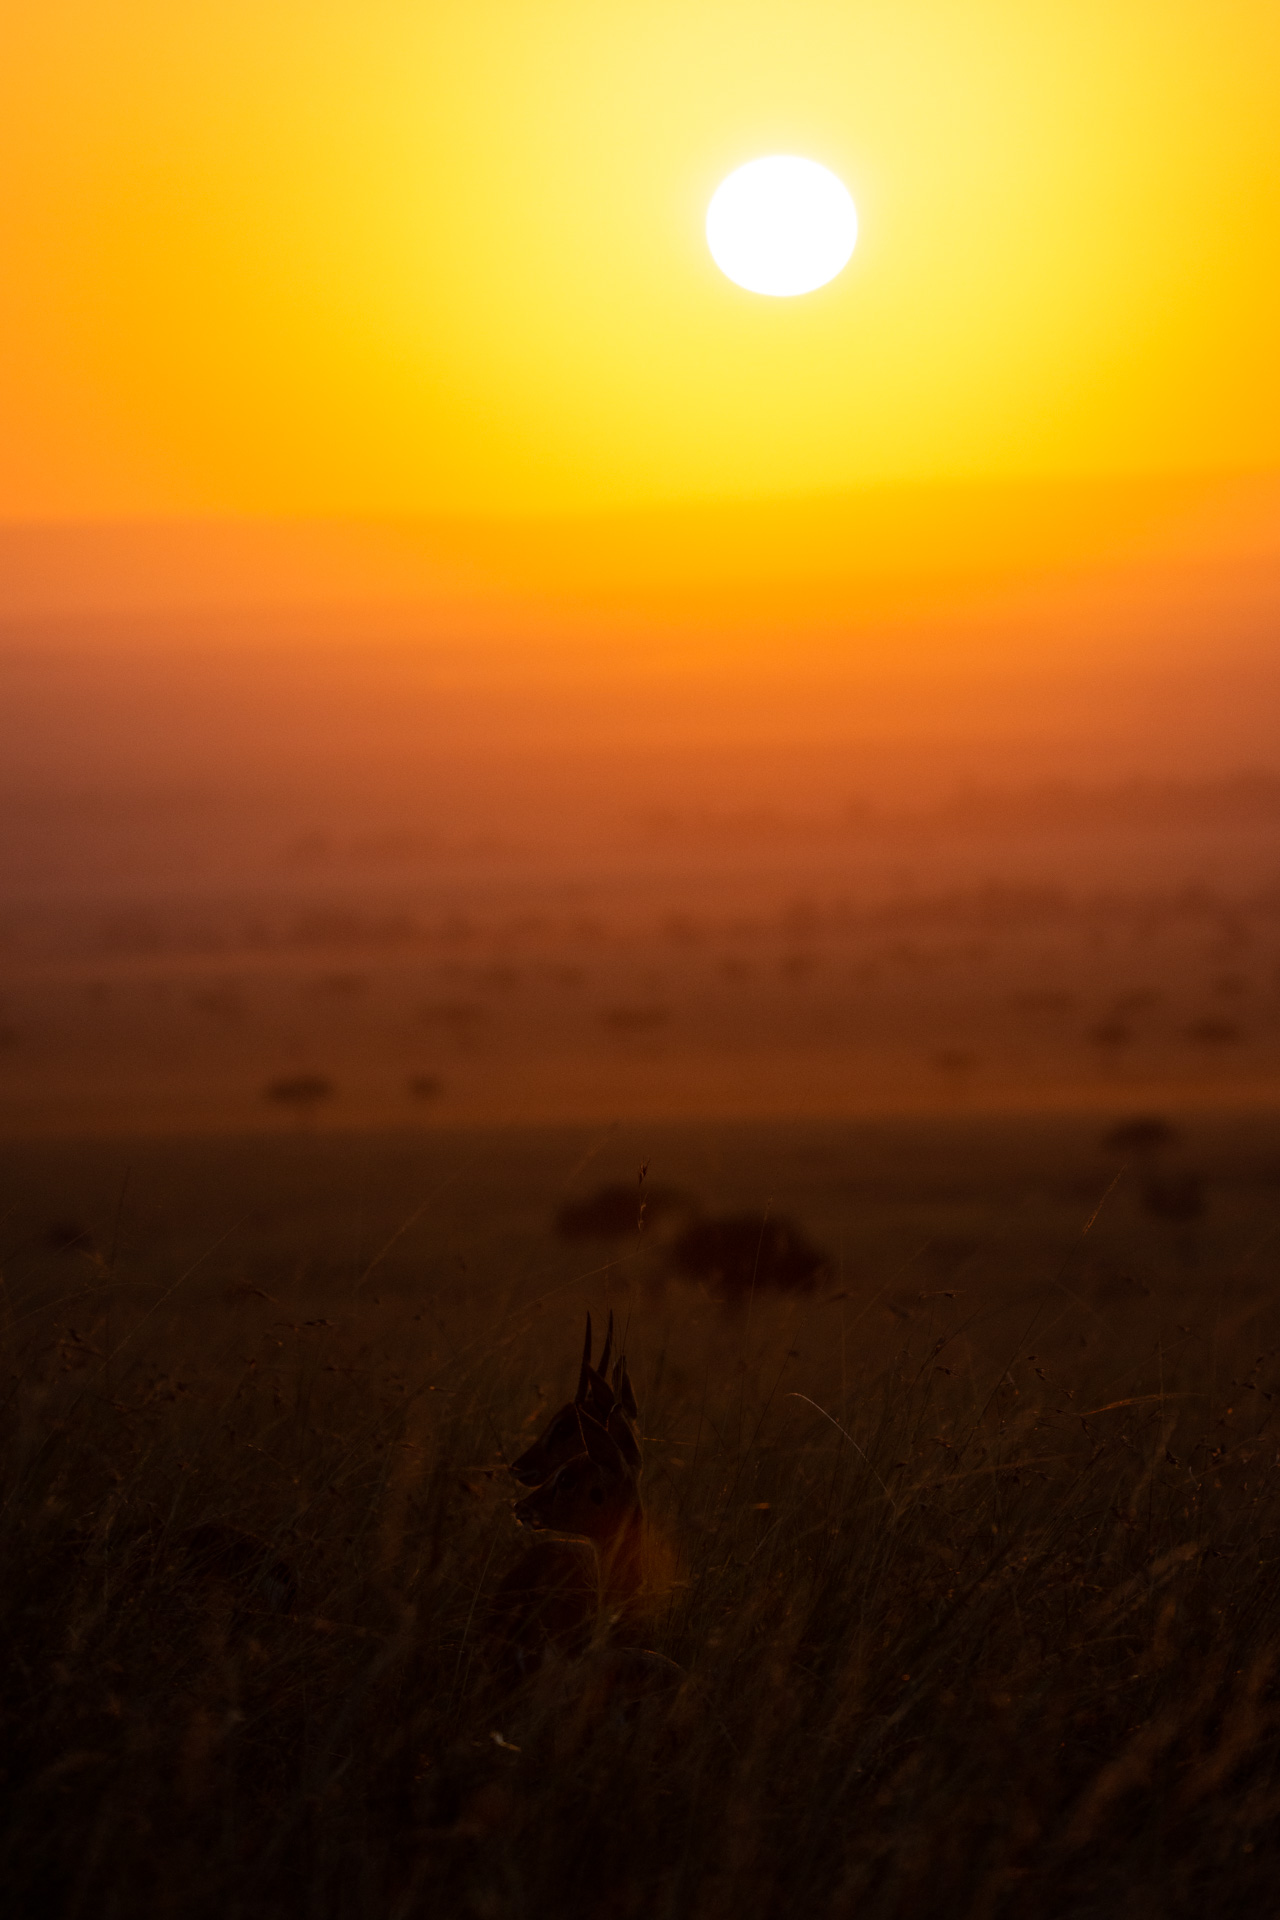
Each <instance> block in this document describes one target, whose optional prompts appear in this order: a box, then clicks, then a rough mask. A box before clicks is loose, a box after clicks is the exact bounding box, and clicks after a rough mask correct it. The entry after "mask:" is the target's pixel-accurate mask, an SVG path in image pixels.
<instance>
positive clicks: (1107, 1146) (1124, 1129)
mask: <svg viewBox="0 0 1280 1920" xmlns="http://www.w3.org/2000/svg"><path fill="white" fill-rule="evenodd" d="M1177 1139H1178V1130H1177V1128H1176V1127H1171V1126H1170V1124H1169V1122H1168V1121H1167V1120H1162V1119H1161V1118H1160V1116H1159V1115H1158V1114H1155V1113H1139V1114H1135V1115H1134V1117H1133V1119H1132V1120H1119V1121H1117V1122H1116V1124H1115V1126H1114V1127H1112V1128H1110V1129H1109V1130H1108V1132H1106V1133H1104V1134H1103V1136H1102V1146H1103V1151H1104V1152H1106V1153H1118V1154H1123V1155H1124V1156H1125V1158H1126V1159H1127V1158H1129V1157H1130V1156H1140V1157H1142V1158H1144V1159H1145V1158H1146V1157H1147V1155H1149V1154H1153V1153H1159V1152H1160V1151H1161V1149H1162V1148H1164V1147H1172V1146H1174V1145H1175V1144H1176V1142H1177Z"/></svg>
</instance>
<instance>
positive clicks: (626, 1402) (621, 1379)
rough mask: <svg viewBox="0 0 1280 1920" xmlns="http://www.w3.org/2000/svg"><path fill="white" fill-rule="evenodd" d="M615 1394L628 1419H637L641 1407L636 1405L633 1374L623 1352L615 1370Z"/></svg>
mask: <svg viewBox="0 0 1280 1920" xmlns="http://www.w3.org/2000/svg"><path fill="white" fill-rule="evenodd" d="M613 1394H614V1398H615V1400H616V1401H617V1403H618V1405H619V1406H620V1407H621V1408H622V1411H623V1412H624V1413H625V1414H626V1416H627V1418H628V1420H636V1419H638V1418H639V1416H640V1409H639V1407H638V1406H637V1405H636V1393H635V1388H634V1387H633V1386H632V1384H631V1375H630V1374H629V1373H628V1372H627V1362H626V1358H625V1356H624V1355H622V1354H619V1356H618V1364H617V1366H616V1367H615V1368H614V1370H613Z"/></svg>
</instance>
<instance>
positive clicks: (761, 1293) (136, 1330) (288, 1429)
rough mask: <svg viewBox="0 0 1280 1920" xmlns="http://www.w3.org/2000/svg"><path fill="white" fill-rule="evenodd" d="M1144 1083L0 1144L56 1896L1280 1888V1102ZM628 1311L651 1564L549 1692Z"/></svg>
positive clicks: (41, 1897) (35, 1738) (847, 1902)
mask: <svg viewBox="0 0 1280 1920" xmlns="http://www.w3.org/2000/svg"><path fill="white" fill-rule="evenodd" d="M1095 1109H1096V1110H1092V1111H1090V1112H1089V1113H1078V1114H1074V1115H1067V1116H1062V1115H1059V1116H1056V1117H1055V1116H1052V1115H1041V1116H1039V1117H1026V1116H1025V1115H1024V1116H1022V1117H1010V1116H1008V1115H1005V1116H1001V1115H999V1114H988V1115H985V1116H984V1115H981V1114H978V1113H964V1112H951V1113H948V1114H943V1115H938V1114H934V1115H932V1116H930V1115H915V1116H911V1115H900V1116H898V1117H896V1118H881V1119H875V1118H863V1119H850V1120H844V1121H840V1120H819V1119H815V1120H808V1121H804V1120H797V1121H795V1122H793V1123H790V1124H787V1125H782V1124H770V1123H765V1122H758V1121H748V1120H744V1121H739V1122H735V1123H729V1122H725V1123H711V1122H702V1123H698V1124H693V1123H689V1124H679V1123H676V1122H670V1121H668V1122H654V1123H652V1124H645V1125H640V1124H634V1125H627V1126H616V1127H602V1126H598V1127H592V1126H590V1125H587V1124H585V1123H583V1124H576V1123H575V1124H566V1125H563V1126H556V1127H552V1126H543V1127H540V1128H530V1127H520V1128H517V1127H505V1128H504V1127H496V1126H474V1127H470V1128H468V1127H465V1126H446V1127H437V1128H431V1129H426V1128H421V1127H419V1128H416V1129H410V1128H400V1129H384V1130H383V1131H381V1132H368V1131H366V1132H352V1131H342V1130H330V1129H328V1128H325V1127H322V1126H320V1125H318V1124H317V1123H315V1122H308V1121H306V1120H305V1119H304V1120H303V1121H302V1122H301V1123H300V1124H299V1125H298V1126H297V1127H296V1129H292V1128H285V1129H284V1130H281V1131H279V1132H277V1133H275V1134H274V1135H268V1134H262V1133H258V1134H254V1135H250V1134H245V1133H239V1134H237V1133H226V1132H223V1133H220V1134H217V1135H206V1136H203V1137H198V1136H195V1137H190V1138H186V1139H181V1138H175V1137H171V1138H169V1139H167V1140H158V1139H155V1138H150V1139H146V1138H129V1137H125V1136H117V1137H114V1138H110V1139H98V1140H96V1141H86V1142H84V1143H82V1144H79V1145H76V1144H68V1143H67V1142H66V1141H65V1140H64V1141H51V1140H40V1139H26V1140H24V1141H19V1142H16V1143H15V1144H12V1145H10V1146H8V1147H6V1148H5V1151H4V1156H3V1162H2V1167H3V1172H2V1175H0V1181H2V1186H3V1192H2V1193H0V1213H2V1215H3V1256H4V1265H3V1281H4V1291H3V1341H4V1349H3V1352H4V1363H3V1374H4V1393H3V1406H4V1412H3V1420H4V1440H3V1454H2V1461H3V1468H2V1470H3V1509H2V1511H3V1527H4V1535H5V1539H4V1565H5V1568H6V1574H5V1579H4V1582H3V1585H2V1588H0V1613H2V1617H3V1623H4V1624H3V1635H4V1649H5V1653H4V1661H3V1669H2V1673H3V1677H2V1680H0V1687H2V1689H3V1692H2V1696H0V1698H2V1702H3V1705H2V1712H3V1725H4V1734H3V1755H2V1757H0V1765H2V1767H3V1781H4V1795H3V1798H4V1809H5V1811H4V1816H3V1818H4V1826H3V1836H2V1842H0V1844H2V1846H3V1876H4V1883H5V1885H6V1887H7V1888H8V1889H9V1898H10V1900H11V1902H12V1905H11V1908H10V1910H11V1911H14V1912H18V1911H21V1912H35V1911H37V1910H39V1911H45V1912H51V1911H58V1912H65V1913H68V1914H92V1915H95V1916H97V1915H113V1914H121V1915H123V1914H137V1913H142V1912H157V1913H168V1912H173V1913H182V1914H183V1915H195V1914H204V1913H209V1914H217V1915H219V1916H226V1915H235V1914H240V1915H246V1916H274V1915H292V1914H298V1913H306V1914H309V1915H316V1916H325V1915H333V1916H344V1915H364V1914H369V1915H375V1914H376V1915H379V1916H382V1915H397V1916H399V1915H403V1916H408V1915H411V1914H418V1913H430V1912H434V1913H449V1914H452V1913H458V1914H474V1915H477V1916H480V1920H488V1917H489V1916H507V1915H511V1916H517V1915H525V1914H530V1915H532V1914H542V1913H556V1914H569V1915H576V1914H582V1915H598V1914H604V1913H610V1914H616V1915H644V1916H649V1915H671V1916H677V1915H680V1916H683V1915H697V1916H703V1915H706V1916H719V1915H721V1914H733V1915H735V1916H736V1915H761V1916H763V1915H774V1914H784V1913H786V1914H790V1913H793V1912H795V1911H798V1910H804V1911H809V1912H816V1913H830V1914H833V1915H839V1914H859V1915H863V1914H865V1915H905V1914H916V1913H919V1912H922V1911H930V1912H935V1913H942V1914H948V1915H950V1914H956V1915H997V1914H1018V1913H1032V1912H1034V1913H1036V1914H1049V1915H1064V1916H1066V1915H1070V1916H1080V1920H1083V1917H1084V1916H1094V1915H1103V1914H1106V1915H1112V1914H1148V1913H1150V1914H1183V1913H1186V1914H1192V1913H1194V1914H1202V1913H1204V1912H1206V1911H1212V1912H1214V1913H1216V1914H1226V1913H1235V1912H1239V1913H1244V1912H1246V1911H1248V1912H1257V1911H1265V1910H1267V1908H1268V1906H1269V1903H1270V1898H1271V1897H1272V1886H1273V1881H1274V1863H1275V1856H1276V1841H1277V1821H1278V1820H1280V1704H1278V1698H1280V1696H1278V1694H1277V1675H1276V1667H1277V1658H1278V1657H1280V1604H1278V1603H1280V1498H1278V1496H1277V1491H1276V1487H1277V1464H1278V1455H1280V1446H1278V1443H1277V1437H1276V1430H1275V1417H1276V1416H1275V1408H1276V1404H1277V1402H1276V1400H1275V1398H1274V1397H1273V1396H1274V1395H1275V1394H1276V1393H1277V1391H1280V1311H1278V1308H1277V1301H1276V1294H1275V1286H1274V1261H1275V1250H1276V1245H1277V1238H1276V1236H1277V1232H1278V1230H1280V1124H1278V1123H1277V1122H1276V1121H1275V1120H1274V1118H1271V1117H1268V1116H1267V1115H1266V1114H1265V1113H1264V1112H1260V1111H1258V1110H1257V1109H1254V1110H1253V1111H1252V1112H1249V1111H1245V1110H1243V1109H1241V1110H1233V1109H1230V1108H1228V1107H1226V1106H1222V1105H1220V1106H1219V1107H1218V1108H1217V1109H1216V1110H1207V1109H1206V1110H1198V1111H1197V1110H1190V1109H1188V1110H1184V1111H1179V1112H1177V1113H1174V1114H1171V1115H1170V1116H1168V1117H1165V1118H1162V1117H1161V1116H1160V1115H1158V1114H1144V1113H1142V1112H1141V1111H1138V1112H1135V1111H1133V1110H1132V1109H1131V1108H1130V1107H1128V1106H1126V1104H1125V1103H1124V1101H1123V1098H1122V1097H1117V1100H1116V1102H1115V1104H1114V1108H1113V1110H1112V1111H1110V1112H1107V1111H1105V1110H1104V1109H1105V1100H1102V1101H1099V1102H1097V1103H1095ZM734 1223H737V1224H736V1225H735V1224H734ZM753 1235H754V1246H753V1242H752V1236H753ZM717 1236H718V1237H717ZM744 1248H745V1249H746V1251H745V1252H744V1251H743V1249H744ZM588 1311H589V1312H590V1313H591V1314H592V1316H593V1321H594V1326H595V1338H596V1341H597V1352H598V1346H599V1341H600V1339H601V1336H602V1334H603V1331H604V1329H605V1327H606V1325H607V1322H608V1316H609V1314H610V1312H612V1315H613V1320H614V1340H615V1348H614V1351H615V1353H616V1351H617V1350H618V1343H619V1342H620V1343H621V1345H622V1346H623V1348H624V1349H625V1353H626V1358H627V1363H628V1367H629V1371H630V1376H631V1379H632V1381H633V1383H634V1388H635V1393H636V1398H637V1401H638V1406H639V1414H638V1420H637V1423H636V1425H637V1431H638V1435H639V1440H640V1445H641V1447H642V1451H643V1470H642V1475H641V1479H640V1483H639V1484H640V1490H641V1496H642V1499H643V1505H644V1514H645V1528H646V1533H647V1539H646V1575H645V1585H644V1590H643V1592H642V1593H641V1595H640V1596H639V1600H638V1602H637V1603H636V1604H635V1605H632V1606H631V1607H630V1608H629V1609H628V1610H627V1611H626V1613H625V1615H624V1616H620V1617H619V1618H617V1619H616V1620H614V1621H613V1622H612V1624H611V1623H610V1620H609V1619H608V1618H607V1617H606V1618H604V1619H603V1620H602V1621H601V1625H600V1629H599V1631H598V1633H597V1634H596V1637H595V1640H594V1642H593V1644H592V1645H590V1646H588V1647H586V1648H585V1650H583V1649H581V1648H579V1649H577V1650H576V1651H572V1652H564V1651H562V1650H560V1649H558V1648H557V1647H556V1646H555V1645H554V1644H552V1645H549V1646H548V1648H547V1650H546V1653H545V1656H544V1657H543V1658H541V1660H540V1661H539V1660H535V1661H530V1662H528V1663H526V1664H525V1665H524V1666H522V1667H521V1668H519V1670H516V1669H514V1668H513V1666H512V1663H511V1662H510V1660H509V1659H507V1658H505V1657H504V1649H503V1647H502V1646H501V1645H500V1644H498V1643H497V1640H496V1637H495V1631H494V1624H493V1623H494V1614H493V1610H492V1596H493V1594H494V1592H495V1591H496V1589H497V1588H498V1586H499V1584H500V1583H501V1582H502V1581H503V1579H504V1577H505V1576H506V1575H507V1574H508V1572H509V1571H510V1569H511V1568H512V1567H513V1566H516V1565H518V1563H519V1562H520V1560H521V1557H522V1556H523V1555H524V1554H526V1553H527V1552H528V1551H530V1546H529V1537H528V1534H527V1532H526V1531H524V1530H522V1529H521V1528H520V1527H519V1526H518V1524H517V1522H516V1519H515V1518H514V1516H513V1513H512V1505H513V1500H514V1499H515V1497H516V1496H517V1495H518V1494H520V1493H521V1491H522V1489H521V1488H520V1487H519V1486H517V1484H516V1482H515V1481H514V1479H513V1477H512V1476H511V1474H510V1472H509V1471H508V1468H509V1463H511V1462H512V1461H513V1460H514V1459H515V1458H516V1456H518V1455H519V1454H520V1453H521V1452H522V1451H523V1450H524V1449H525V1448H526V1447H527V1446H528V1445H529V1443H530V1441H531V1440H532V1439H533V1438H534V1437H535V1436H536V1435H537V1434H538V1433H539V1432H540V1431H541V1430H542V1428H543V1427H544V1426H545V1424H546V1422H547V1421H548V1420H549V1419H550V1418H551V1416H552V1415H553V1413H554V1412H555V1410H556V1409H557V1408H558V1407H559V1406H560V1405H561V1403H563V1402H565V1401H567V1400H569V1399H570V1398H571V1397H572V1395H573V1391H574V1387H575V1383H576V1381H577V1378H578V1364H579V1358H580V1353H581V1341H582V1335H583V1326H584V1316H585V1314H586V1313H587V1312H588Z"/></svg>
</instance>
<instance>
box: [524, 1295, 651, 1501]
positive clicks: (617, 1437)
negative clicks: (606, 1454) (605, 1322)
mask: <svg viewBox="0 0 1280 1920" xmlns="http://www.w3.org/2000/svg"><path fill="white" fill-rule="evenodd" d="M612 1351H613V1314H612V1313H610V1315H609V1326H608V1330H607V1332H606V1334H605V1341H604V1346H603V1348H602V1350H601V1353H600V1365H599V1367H598V1368H596V1367H593V1366H592V1364H591V1315H590V1314H588V1315H587V1337H586V1343H585V1345H584V1347H583V1353H582V1365H581V1368H580V1369H579V1372H578V1388H577V1392H576V1393H575V1394H574V1397H573V1399H572V1400H569V1401H566V1403H565V1405H564V1406H563V1407H561V1408H560V1409H559V1411H558V1412H556V1413H554V1414H552V1416H551V1418H550V1420H549V1421H548V1422H547V1424H546V1426H545V1427H544V1428H543V1430H542V1432H541V1433H540V1434H539V1435H538V1438H537V1439H536V1440H535V1441H534V1443H533V1445H532V1446H531V1447H527V1448H526V1449H525V1451H524V1452H523V1453H522V1454H521V1455H520V1457H519V1459H518V1460H513V1461H512V1463H511V1472H512V1473H513V1474H514V1475H515V1477H516V1479H517V1480H518V1481H519V1482H520V1484H521V1485H522V1486H525V1487H540V1486H541V1485H542V1484H543V1482H544V1481H546V1480H549V1479H550V1478H551V1475H552V1474H553V1473H554V1472H555V1470H556V1468H557V1467H562V1466H563V1465H564V1464H565V1462H566V1461H567V1460H571V1459H572V1458H573V1457H574V1456H575V1455H576V1454H579V1453H583V1452H585V1451H586V1437H585V1434H584V1431H583V1421H584V1420H585V1419H590V1420H592V1421H594V1422H595V1423H596V1424H597V1425H598V1426H602V1427H604V1428H605V1429H606V1431H607V1432H608V1433H609V1434H610V1435H611V1436H612V1438H613V1440H614V1442H615V1443H616V1444H617V1446H618V1447H619V1448H620V1449H621V1452H622V1456H623V1458H624V1460H626V1461H627V1463H628V1465H630V1466H631V1467H633V1468H634V1470H635V1472H636V1473H637V1474H638V1473H639V1471H640V1441H639V1436H638V1435H637V1432H636V1420H637V1418H638V1413H637V1408H636V1396H635V1392H634V1390H633V1389H632V1385H631V1378H630V1375H629V1374H628V1372H627V1363H626V1361H625V1359H624V1358H623V1357H622V1355H621V1354H619V1356H618V1359H617V1361H616V1362H615V1365H614V1369H613V1381H612V1384H611V1385H606V1384H605V1383H606V1381H607V1377H608V1372H609V1356H610V1354H611V1353H612ZM601 1388H603V1391H601Z"/></svg>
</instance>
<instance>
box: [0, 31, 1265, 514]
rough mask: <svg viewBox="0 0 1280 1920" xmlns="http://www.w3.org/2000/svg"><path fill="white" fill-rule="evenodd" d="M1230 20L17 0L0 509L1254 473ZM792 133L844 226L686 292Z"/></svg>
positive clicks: (526, 502)
mask: <svg viewBox="0 0 1280 1920" xmlns="http://www.w3.org/2000/svg"><path fill="white" fill-rule="evenodd" d="M1277 97H1280V10H1278V9H1277V8H1276V7H1275V5H1274V4H1273V0H1213V3H1212V4H1209V3H1208V0H1196V3H1195V4H1192V0H1160V4H1158V5H1157V4H1156V3H1155V0H1044V4H1040V5H1036V6H1028V5H1027V4H1026V0H869V4H865V5H861V6H858V7H851V6H849V5H847V4H845V0H797V3H795V4H791V5H788V6H786V7H783V6H780V5H776V4H773V5H764V4H759V0H755V3H752V0H732V3H731V4H730V3H729V0H698V3H697V4H691V0H643V4H641V3H640V0H616V4H613V5H611V6H609V7H601V6H599V5H598V4H596V3H595V0H591V3H590V4H588V0H466V4H461V0H457V3H453V0H437V3H436V4H432V5H430V6H428V5H423V4H421V0H418V3H416V4H409V0H360V4H358V5H357V4H356V0H306V4H303V0H275V4H272V5H271V6H269V7H264V6H263V5H262V4H261V0H184V4H183V5H182V6H174V5H172V3H171V0H116V3H115V4H112V5H110V6H108V5H106V4H104V0H96V3H95V0H44V4H43V5H42V6H41V7H39V8H36V7H27V8H22V9H12V10H11V11H10V15H9V19H8V22H7V24H6V26H5V28H4V44H3V57H2V58H0V177H3V180H4V182H5V186H4V197H3V204H2V206H0V260H2V261H3V268H2V269H0V271H2V272H3V277H4V282H5V285H4V299H3V302H0V516H3V517H6V518H9V519H30V518H57V517H67V516H81V517H90V518H92V517H129V516H143V515H153V516H154V515H161V516H163V515H184V514H210V513H212V514H220V513H232V514H275V515H279V514H284V515H306V514H315V513H320V514H335V515H341V514H375V515H376V514H415V513H462V514H475V513H480V514H516V515H520V514H527V513H532V512H539V513H545V512H556V511H566V512H580V511H583V510H588V511H596V510H600V509H610V508H624V507H625V508H644V507H648V506H655V505H658V504H669V505H676V506H679V505H681V504H685V503H692V502H704V503H705V502H717V501H722V502H727V501H732V500H735V499H767V498H769V497H771V496H777V495H782V494H791V495H803V494H807V493H820V492H824V491H834V490H839V489H843V488H853V487H859V486H865V485H868V484H878V483H884V482H904V481H905V482H924V481H934V480H945V479H961V480H964V479H977V480H984V481H992V480H1000V479H1009V478H1017V477H1019V476H1039V477H1054V476H1064V477H1065V476H1070V475H1084V474H1098V475H1107V474H1124V473H1147V474H1160V473H1170V474H1172V473H1182V472H1197V471H1200V472H1203V471H1219V472H1221V471H1224V470H1226V471H1230V470H1248V469H1252V470H1255V471H1256V470H1259V469H1262V470H1268V469H1274V468H1275V467H1276V466H1277V465H1278V464H1280V378H1278V377H1277V373H1276V370H1275V369H1276V353H1275V342H1276V340H1277V338H1280V245H1278V244H1277V240H1278V238H1280V114H1277V113H1276V110H1275V102H1276V99H1277ZM771 152H775V153H776V152H784V153H785V152H794V153H801V154H805V155H809V156H811V157H812V158H814V159H816V160H819V161H821V162H822V164H824V165H825V166H829V167H830V168H831V169H832V170H833V171H834V172H835V173H836V174H837V175H838V176H839V177H840V178H841V179H842V180H843V181H844V182H845V183H846V184H847V186H848V188H849V190H850V192H851V193H852V195H853V198H854V200H855V202H856V204H857V207H858V213H859V217H860V222H861V231H860V236H859V242H858V247H857V250H856V252H855V254H854V256H853V259H852V261H851V262H850V264H849V266H848V268H847V269H846V270H845V271H844V272H843V273H842V274H840V275H839V276H838V278H837V279H836V280H835V281H833V282H832V283H831V284H830V285H829V286H827V287H824V288H822V289H821V290H820V291H818V292H817V293H815V294H812V295H808V296H806V297H804V298H801V299H797V300H789V301H770V300H764V299H760V298H757V297H753V296H752V295H750V294H747V293H744V292H743V291H742V290H741V289H739V288H737V287H735V286H733V285H732V284H730V283H729V282H728V281H727V280H725V279H724V277H723V276H722V275H721V274H720V273H719V272H718V271H717V269H716V267H715V265H714V263H713V261H712V260H711V258H710V256H709V254H708V251H707V247H706V243H705V239H704V233H703V222H704V217H705V212H706V206H707V202H708V200H709V198H710V195H711V193H712V191H713V190H714V188H715V186H716V185H717V183H718V182H719V181H720V180H721V179H723V177H724V176H725V174H726V173H728V172H729V171H730V170H731V169H732V168H734V167H736V166H738V165H740V164H741V163H742V162H743V161H745V160H748V159H751V158H753V157H754V156H755V155H757V154H761V153H771Z"/></svg>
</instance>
